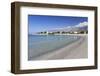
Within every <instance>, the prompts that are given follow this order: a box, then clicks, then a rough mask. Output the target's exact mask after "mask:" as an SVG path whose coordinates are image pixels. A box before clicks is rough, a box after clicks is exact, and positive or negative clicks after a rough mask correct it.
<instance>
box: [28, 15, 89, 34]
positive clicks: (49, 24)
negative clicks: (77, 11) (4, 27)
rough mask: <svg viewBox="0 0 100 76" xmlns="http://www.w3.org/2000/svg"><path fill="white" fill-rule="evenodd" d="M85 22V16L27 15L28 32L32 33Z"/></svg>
mask: <svg viewBox="0 0 100 76" xmlns="http://www.w3.org/2000/svg"><path fill="white" fill-rule="evenodd" d="M87 22H88V18H87V17H74V16H50V15H28V30H29V34H32V33H36V32H41V31H47V30H52V29H56V28H65V27H68V26H76V25H77V26H80V25H83V24H86V23H87Z"/></svg>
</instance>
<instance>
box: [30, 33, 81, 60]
mask: <svg viewBox="0 0 100 76" xmlns="http://www.w3.org/2000/svg"><path fill="white" fill-rule="evenodd" d="M79 39H80V36H72V35H28V60H34V58H36V57H38V56H41V55H43V54H46V53H49V52H52V51H55V50H57V49H60V48H63V47H65V46H67V45H69V44H71V43H73V42H75V41H77V40H79Z"/></svg>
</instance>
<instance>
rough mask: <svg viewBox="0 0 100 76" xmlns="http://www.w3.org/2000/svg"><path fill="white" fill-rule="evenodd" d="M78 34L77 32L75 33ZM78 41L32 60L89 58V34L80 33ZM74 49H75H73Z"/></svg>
mask: <svg viewBox="0 0 100 76" xmlns="http://www.w3.org/2000/svg"><path fill="white" fill-rule="evenodd" d="M74 35H76V34H74ZM79 36H81V37H82V38H80V39H79V40H78V41H76V42H74V43H72V44H69V45H67V46H65V47H63V48H60V49H58V50H54V51H53V52H50V53H47V54H44V55H41V56H39V57H36V58H33V59H30V60H54V59H76V58H78V59H79V58H87V56H88V48H87V39H88V37H87V35H79ZM73 49H74V50H73Z"/></svg>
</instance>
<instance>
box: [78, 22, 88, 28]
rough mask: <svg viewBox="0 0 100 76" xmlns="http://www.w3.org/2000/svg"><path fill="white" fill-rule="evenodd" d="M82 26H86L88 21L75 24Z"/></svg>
mask: <svg viewBox="0 0 100 76" xmlns="http://www.w3.org/2000/svg"><path fill="white" fill-rule="evenodd" d="M83 26H88V22H86V21H85V22H82V23H79V24H78V25H76V27H83Z"/></svg>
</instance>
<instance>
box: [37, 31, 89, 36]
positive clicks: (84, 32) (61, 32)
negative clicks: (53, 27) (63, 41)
mask: <svg viewBox="0 0 100 76" xmlns="http://www.w3.org/2000/svg"><path fill="white" fill-rule="evenodd" d="M87 33H88V31H87V30H81V31H69V32H68V31H44V32H38V33H37V34H43V35H56V34H57V35H58V34H59V35H61V34H87Z"/></svg>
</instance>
